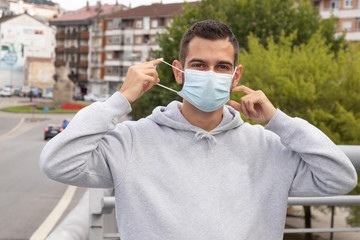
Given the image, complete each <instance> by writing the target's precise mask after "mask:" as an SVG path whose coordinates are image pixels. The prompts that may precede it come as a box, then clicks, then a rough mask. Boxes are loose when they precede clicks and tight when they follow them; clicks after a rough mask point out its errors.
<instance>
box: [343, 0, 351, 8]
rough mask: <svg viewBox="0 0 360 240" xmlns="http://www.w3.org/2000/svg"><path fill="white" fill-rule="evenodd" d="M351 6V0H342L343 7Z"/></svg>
mask: <svg viewBox="0 0 360 240" xmlns="http://www.w3.org/2000/svg"><path fill="white" fill-rule="evenodd" d="M352 7H353V0H345V1H344V8H352Z"/></svg>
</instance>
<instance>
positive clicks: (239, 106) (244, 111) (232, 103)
mask: <svg viewBox="0 0 360 240" xmlns="http://www.w3.org/2000/svg"><path fill="white" fill-rule="evenodd" d="M228 104H229V105H230V106H231V107H233V108H234V109H235V110H236V111H238V112H240V113H242V114H244V116H245V118H249V113H248V111H247V109H246V107H245V106H244V105H242V104H240V103H238V102H236V101H234V100H230V101H229V102H228Z"/></svg>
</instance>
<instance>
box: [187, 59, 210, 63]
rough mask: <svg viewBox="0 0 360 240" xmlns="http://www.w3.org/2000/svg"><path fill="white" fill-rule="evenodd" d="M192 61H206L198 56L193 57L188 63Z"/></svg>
mask: <svg viewBox="0 0 360 240" xmlns="http://www.w3.org/2000/svg"><path fill="white" fill-rule="evenodd" d="M193 62H201V63H206V61H205V60H204V59H200V58H193V59H191V60H190V61H189V62H188V63H193Z"/></svg>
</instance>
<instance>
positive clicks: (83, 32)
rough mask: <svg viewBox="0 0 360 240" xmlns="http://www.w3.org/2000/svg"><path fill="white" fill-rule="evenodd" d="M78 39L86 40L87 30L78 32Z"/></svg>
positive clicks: (87, 37)
mask: <svg viewBox="0 0 360 240" xmlns="http://www.w3.org/2000/svg"><path fill="white" fill-rule="evenodd" d="M80 39H82V40H88V39H89V32H88V31H82V32H80Z"/></svg>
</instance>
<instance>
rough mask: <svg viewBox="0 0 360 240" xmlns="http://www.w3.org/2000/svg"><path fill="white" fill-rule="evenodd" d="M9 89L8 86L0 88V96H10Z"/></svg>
mask: <svg viewBox="0 0 360 240" xmlns="http://www.w3.org/2000/svg"><path fill="white" fill-rule="evenodd" d="M11 96H12V93H11V89H10V88H3V89H1V90H0V97H11Z"/></svg>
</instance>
